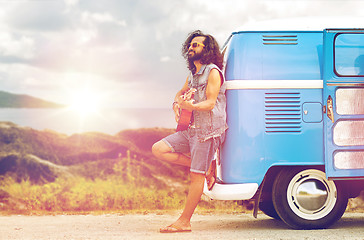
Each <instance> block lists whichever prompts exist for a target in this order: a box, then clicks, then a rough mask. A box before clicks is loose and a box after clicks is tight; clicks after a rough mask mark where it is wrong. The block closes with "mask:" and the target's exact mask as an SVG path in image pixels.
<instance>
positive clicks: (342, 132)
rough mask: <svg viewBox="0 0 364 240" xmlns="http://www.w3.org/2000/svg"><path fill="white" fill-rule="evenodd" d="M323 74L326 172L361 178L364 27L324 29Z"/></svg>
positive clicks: (332, 176) (335, 176)
mask: <svg viewBox="0 0 364 240" xmlns="http://www.w3.org/2000/svg"><path fill="white" fill-rule="evenodd" d="M323 78H324V90H323V94H324V98H323V99H324V105H325V109H324V110H325V111H326V114H325V117H324V129H325V132H324V139H325V164H326V175H327V177H328V178H330V179H341V178H364V29H344V30H341V29H326V30H325V31H324V73H323Z"/></svg>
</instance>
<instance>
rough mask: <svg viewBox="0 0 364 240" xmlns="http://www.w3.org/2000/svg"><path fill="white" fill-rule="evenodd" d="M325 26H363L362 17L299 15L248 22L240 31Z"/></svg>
mask: <svg viewBox="0 0 364 240" xmlns="http://www.w3.org/2000/svg"><path fill="white" fill-rule="evenodd" d="M326 28H335V29H346V28H364V17H340V16H337V17H299V18H280V19H271V20H265V21H259V22H258V21H257V22H248V23H247V24H244V25H243V26H241V27H239V28H238V29H236V31H234V32H241V31H244V32H245V31H323V30H324V29H326Z"/></svg>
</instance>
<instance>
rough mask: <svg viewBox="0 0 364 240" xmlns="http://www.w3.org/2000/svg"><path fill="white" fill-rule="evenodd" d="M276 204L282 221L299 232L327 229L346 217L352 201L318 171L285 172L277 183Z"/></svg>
mask: <svg viewBox="0 0 364 240" xmlns="http://www.w3.org/2000/svg"><path fill="white" fill-rule="evenodd" d="M272 200H273V205H274V208H275V210H276V211H277V213H278V215H279V217H280V218H281V219H282V220H283V221H284V222H285V223H286V224H287V225H289V226H290V227H292V228H295V229H314V228H326V227H328V226H330V225H331V224H333V223H334V222H336V221H337V220H339V219H340V218H341V216H342V215H343V214H344V212H345V209H346V206H347V204H348V198H347V196H346V194H345V192H344V191H343V189H341V188H340V186H338V185H337V184H335V182H333V181H329V180H327V179H326V176H325V173H324V172H322V171H320V170H318V169H297V168H294V169H292V168H285V169H282V170H281V171H280V172H279V174H278V175H277V177H276V179H275V180H274V183H273V191H272Z"/></svg>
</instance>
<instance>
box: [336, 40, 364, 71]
mask: <svg viewBox="0 0 364 240" xmlns="http://www.w3.org/2000/svg"><path fill="white" fill-rule="evenodd" d="M334 63H335V65H334V66H335V73H336V75H338V76H341V77H356V76H363V77H364V34H361V33H341V34H338V35H336V37H335V41H334Z"/></svg>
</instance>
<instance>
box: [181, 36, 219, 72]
mask: <svg viewBox="0 0 364 240" xmlns="http://www.w3.org/2000/svg"><path fill="white" fill-rule="evenodd" d="M200 36H202V37H205V40H204V41H203V44H204V45H205V47H204V48H203V50H202V58H201V63H202V64H210V63H213V64H215V65H216V66H218V67H219V68H220V69H222V65H223V55H222V53H221V52H220V47H219V44H218V43H217V41H216V40H215V38H214V37H213V36H211V35H209V34H204V33H202V32H201V31H200V30H196V31H193V32H191V33H190V34H189V35H188V37H187V39H186V41H185V42H184V43H183V45H182V56H183V57H184V58H185V59H186V61H187V65H188V69H189V70H190V71H191V72H192V73H195V72H196V66H195V64H194V63H193V61H191V60H189V59H188V49H189V46H190V43H191V41H192V39H194V38H195V37H200Z"/></svg>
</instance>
